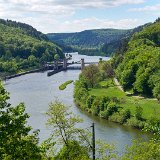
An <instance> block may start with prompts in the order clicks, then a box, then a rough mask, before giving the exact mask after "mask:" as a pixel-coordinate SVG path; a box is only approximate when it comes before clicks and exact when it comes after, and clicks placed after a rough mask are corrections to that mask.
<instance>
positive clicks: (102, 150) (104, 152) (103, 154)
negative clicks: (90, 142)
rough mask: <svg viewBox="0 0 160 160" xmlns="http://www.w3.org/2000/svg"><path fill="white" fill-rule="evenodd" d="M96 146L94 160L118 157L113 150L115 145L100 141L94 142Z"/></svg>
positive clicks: (108, 159) (109, 159)
mask: <svg viewBox="0 0 160 160" xmlns="http://www.w3.org/2000/svg"><path fill="white" fill-rule="evenodd" d="M96 144H97V147H96V151H97V158H96V160H112V159H118V155H117V153H116V151H115V146H114V145H113V144H107V143H104V142H102V141H97V142H96Z"/></svg>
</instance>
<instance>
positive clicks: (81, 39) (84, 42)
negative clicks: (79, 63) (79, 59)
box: [47, 29, 132, 55]
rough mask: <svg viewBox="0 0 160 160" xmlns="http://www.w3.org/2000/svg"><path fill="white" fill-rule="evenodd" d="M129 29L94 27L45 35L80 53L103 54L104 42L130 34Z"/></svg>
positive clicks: (112, 41) (111, 41) (116, 39)
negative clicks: (80, 30) (74, 31)
mask: <svg viewBox="0 0 160 160" xmlns="http://www.w3.org/2000/svg"><path fill="white" fill-rule="evenodd" d="M131 31H132V30H119V29H95V30H85V31H82V32H76V33H49V34H47V37H48V38H49V39H50V40H52V41H55V42H56V43H57V44H60V45H64V46H70V47H72V48H73V49H74V50H77V51H80V53H83V54H89V55H90V54H94V53H95V54H96V53H97V54H103V53H102V51H101V48H102V46H103V45H104V44H109V43H114V42H117V41H119V40H120V39H122V38H124V37H126V36H127V35H128V34H130V32H131ZM110 52H112V51H110ZM104 54H105V53H104ZM108 54H111V53H108Z"/></svg>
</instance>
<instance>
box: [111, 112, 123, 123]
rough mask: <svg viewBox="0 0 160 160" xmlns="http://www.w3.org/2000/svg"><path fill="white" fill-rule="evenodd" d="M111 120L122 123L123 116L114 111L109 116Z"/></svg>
mask: <svg viewBox="0 0 160 160" xmlns="http://www.w3.org/2000/svg"><path fill="white" fill-rule="evenodd" d="M109 121H112V122H116V123H122V116H121V115H120V114H119V113H118V112H117V113H113V114H112V115H111V116H110V117H109Z"/></svg>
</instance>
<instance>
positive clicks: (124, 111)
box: [121, 109, 131, 123]
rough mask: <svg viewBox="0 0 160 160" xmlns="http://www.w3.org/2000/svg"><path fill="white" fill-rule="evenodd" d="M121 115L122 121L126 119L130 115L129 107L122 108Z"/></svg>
mask: <svg viewBox="0 0 160 160" xmlns="http://www.w3.org/2000/svg"><path fill="white" fill-rule="evenodd" d="M121 117H122V123H125V122H126V121H127V119H129V118H130V117H131V111H130V110H129V109H126V110H122V112H121Z"/></svg>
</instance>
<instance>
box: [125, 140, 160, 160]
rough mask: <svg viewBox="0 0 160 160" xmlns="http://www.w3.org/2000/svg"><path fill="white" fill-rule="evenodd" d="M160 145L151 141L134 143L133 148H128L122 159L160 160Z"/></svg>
mask: <svg viewBox="0 0 160 160" xmlns="http://www.w3.org/2000/svg"><path fill="white" fill-rule="evenodd" d="M159 150H160V143H159V142H154V141H149V142H140V141H134V142H133V144H132V145H131V147H128V149H127V152H126V153H125V155H124V156H123V157H122V160H128V159H132V160H146V159H148V160H159V157H160V152H159Z"/></svg>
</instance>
